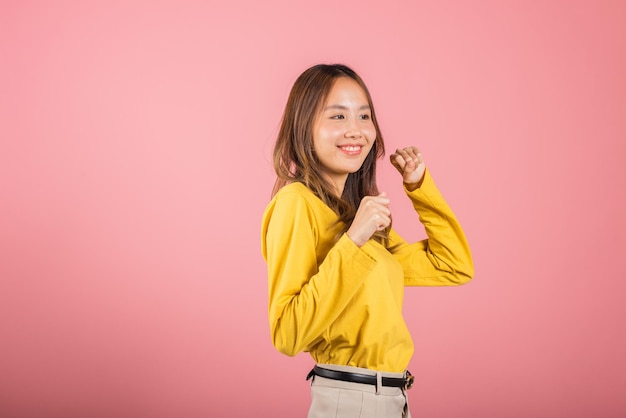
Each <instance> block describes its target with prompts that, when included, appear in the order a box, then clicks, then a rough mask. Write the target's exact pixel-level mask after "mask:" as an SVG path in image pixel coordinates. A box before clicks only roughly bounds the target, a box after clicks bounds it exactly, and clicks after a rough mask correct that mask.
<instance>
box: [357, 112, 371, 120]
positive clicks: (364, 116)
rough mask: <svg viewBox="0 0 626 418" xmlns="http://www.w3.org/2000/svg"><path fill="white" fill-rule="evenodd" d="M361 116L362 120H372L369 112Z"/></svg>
mask: <svg viewBox="0 0 626 418" xmlns="http://www.w3.org/2000/svg"><path fill="white" fill-rule="evenodd" d="M359 118H360V119H362V120H370V119H371V117H370V115H369V114H367V113H366V114H364V115H361V116H359Z"/></svg>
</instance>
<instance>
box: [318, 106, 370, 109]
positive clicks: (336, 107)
mask: <svg viewBox="0 0 626 418" xmlns="http://www.w3.org/2000/svg"><path fill="white" fill-rule="evenodd" d="M369 108H370V105H363V106H361V107H359V110H369ZM331 109H337V110H348V108H347V107H346V106H343V105H330V106H326V107H325V108H324V110H331Z"/></svg>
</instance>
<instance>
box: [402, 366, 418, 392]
mask: <svg viewBox="0 0 626 418" xmlns="http://www.w3.org/2000/svg"><path fill="white" fill-rule="evenodd" d="M404 380H405V383H404V389H406V390H409V389H411V388H412V387H413V383H414V382H415V376H413V375H412V374H411V372H410V371H408V370H407V371H406V377H405V378H404Z"/></svg>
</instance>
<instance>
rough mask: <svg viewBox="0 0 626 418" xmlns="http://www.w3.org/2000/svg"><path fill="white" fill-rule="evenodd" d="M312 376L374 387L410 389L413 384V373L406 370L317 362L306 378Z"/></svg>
mask: <svg viewBox="0 0 626 418" xmlns="http://www.w3.org/2000/svg"><path fill="white" fill-rule="evenodd" d="M313 376H320V377H323V378H326V379H331V380H337V381H342V382H350V383H359V384H364V385H372V386H375V387H380V386H387V387H395V388H402V389H410V388H411V387H412V386H413V380H414V378H413V375H411V373H410V372H409V371H408V370H407V371H405V372H404V373H392V372H380V371H375V370H370V369H364V368H360V367H352V366H338V365H333V364H319V365H316V366H315V367H313V369H312V370H311V371H310V372H309V374H308V376H307V380H309V379H311V378H312V377H313Z"/></svg>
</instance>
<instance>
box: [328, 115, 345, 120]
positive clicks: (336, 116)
mask: <svg viewBox="0 0 626 418" xmlns="http://www.w3.org/2000/svg"><path fill="white" fill-rule="evenodd" d="M330 118H331V119H336V120H341V119H345V117H344V116H343V115H333V116H331V117H330Z"/></svg>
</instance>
